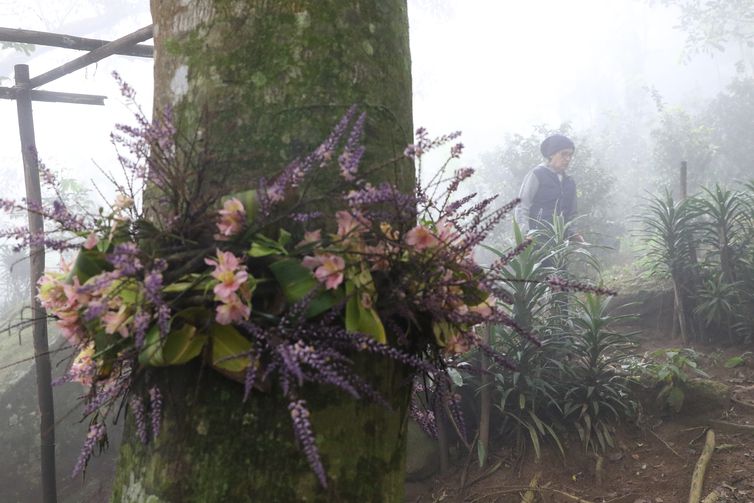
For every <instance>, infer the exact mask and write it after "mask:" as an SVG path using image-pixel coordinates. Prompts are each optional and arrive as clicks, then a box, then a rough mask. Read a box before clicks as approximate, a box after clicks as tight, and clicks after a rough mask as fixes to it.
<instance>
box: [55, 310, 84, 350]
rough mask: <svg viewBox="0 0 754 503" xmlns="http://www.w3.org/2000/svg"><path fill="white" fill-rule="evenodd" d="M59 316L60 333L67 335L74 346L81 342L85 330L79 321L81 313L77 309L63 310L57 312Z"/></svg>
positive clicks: (56, 314)
mask: <svg viewBox="0 0 754 503" xmlns="http://www.w3.org/2000/svg"><path fill="white" fill-rule="evenodd" d="M55 316H57V317H58V328H59V329H60V333H61V334H62V335H63V337H65V339H66V340H67V341H68V343H69V344H71V345H72V346H74V345H76V344H80V343H81V336H82V334H83V332H84V330H83V327H82V326H81V324H80V323H79V315H78V313H77V312H76V311H62V312H57V313H55Z"/></svg>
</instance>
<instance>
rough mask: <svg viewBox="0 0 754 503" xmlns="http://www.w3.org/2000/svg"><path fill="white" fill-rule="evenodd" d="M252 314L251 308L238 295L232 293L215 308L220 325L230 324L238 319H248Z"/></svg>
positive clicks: (216, 318) (216, 319)
mask: <svg viewBox="0 0 754 503" xmlns="http://www.w3.org/2000/svg"><path fill="white" fill-rule="evenodd" d="M250 314H251V308H250V307H249V306H247V305H246V304H244V303H243V301H242V300H241V298H240V297H239V296H238V295H236V294H230V295H229V296H228V297H227V298H226V299H225V300H224V301H223V303H221V304H219V305H218V306H217V307H216V308H215V321H217V322H218V323H219V324H220V325H230V324H231V323H234V322H237V321H241V320H248V319H249V315H250Z"/></svg>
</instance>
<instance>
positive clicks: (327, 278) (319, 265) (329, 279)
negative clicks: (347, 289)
mask: <svg viewBox="0 0 754 503" xmlns="http://www.w3.org/2000/svg"><path fill="white" fill-rule="evenodd" d="M302 264H303V266H304V267H308V268H309V269H312V270H314V277H315V278H317V281H319V282H320V283H324V284H325V287H326V288H327V289H328V290H332V289H334V288H337V287H338V285H340V284H341V283H342V282H343V272H344V271H345V269H346V261H345V260H343V257H340V256H338V255H333V254H332V253H323V254H322V255H317V256H315V257H304V260H303V261H302Z"/></svg>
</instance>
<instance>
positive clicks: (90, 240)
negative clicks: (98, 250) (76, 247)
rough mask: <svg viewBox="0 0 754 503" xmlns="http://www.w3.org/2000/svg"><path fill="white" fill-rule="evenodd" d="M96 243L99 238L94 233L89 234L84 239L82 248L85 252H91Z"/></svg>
mask: <svg viewBox="0 0 754 503" xmlns="http://www.w3.org/2000/svg"><path fill="white" fill-rule="evenodd" d="M97 242H99V238H98V237H97V235H96V234H95V233H93V232H92V233H91V234H89V236H88V237H87V238H86V241H84V248H86V249H87V250H91V249H92V248H94V247H95V246H97Z"/></svg>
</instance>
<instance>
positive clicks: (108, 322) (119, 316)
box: [102, 305, 129, 337]
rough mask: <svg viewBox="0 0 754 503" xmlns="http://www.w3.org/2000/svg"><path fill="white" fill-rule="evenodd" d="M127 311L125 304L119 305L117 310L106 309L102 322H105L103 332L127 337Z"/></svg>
mask: <svg viewBox="0 0 754 503" xmlns="http://www.w3.org/2000/svg"><path fill="white" fill-rule="evenodd" d="M128 316H129V315H128V311H127V307H126V306H125V305H122V306H120V309H118V310H117V311H108V312H107V313H106V314H105V315H104V316H103V317H102V322H103V323H104V324H105V333H107V334H114V333H116V332H117V333H119V334H120V335H121V336H122V337H128V326H127V325H126V320H128Z"/></svg>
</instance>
